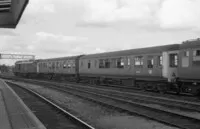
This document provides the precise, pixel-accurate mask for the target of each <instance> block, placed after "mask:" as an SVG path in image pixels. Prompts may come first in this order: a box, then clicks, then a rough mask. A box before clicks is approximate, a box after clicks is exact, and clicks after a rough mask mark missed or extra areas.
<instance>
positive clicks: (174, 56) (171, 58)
mask: <svg viewBox="0 0 200 129" xmlns="http://www.w3.org/2000/svg"><path fill="white" fill-rule="evenodd" d="M169 61H170V62H169V63H170V67H177V66H178V54H170V55H169Z"/></svg>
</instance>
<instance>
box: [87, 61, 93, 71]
mask: <svg viewBox="0 0 200 129" xmlns="http://www.w3.org/2000/svg"><path fill="white" fill-rule="evenodd" d="M91 64H92V63H91V60H88V69H90V68H91Z"/></svg>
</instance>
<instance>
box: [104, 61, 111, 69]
mask: <svg viewBox="0 0 200 129" xmlns="http://www.w3.org/2000/svg"><path fill="white" fill-rule="evenodd" d="M105 68H110V60H109V59H105Z"/></svg>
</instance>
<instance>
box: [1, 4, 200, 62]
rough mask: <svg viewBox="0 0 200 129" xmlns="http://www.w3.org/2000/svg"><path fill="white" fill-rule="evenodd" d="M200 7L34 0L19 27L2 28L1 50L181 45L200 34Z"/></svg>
mask: <svg viewBox="0 0 200 129" xmlns="http://www.w3.org/2000/svg"><path fill="white" fill-rule="evenodd" d="M199 7H200V0H29V4H28V6H27V8H26V10H25V12H24V14H23V16H22V18H21V20H20V22H19V24H18V26H17V28H16V29H0V39H1V42H0V52H1V53H15V54H34V55H35V56H36V58H37V59H40V58H42V59H44V58H51V57H63V56H73V55H79V54H91V53H99V52H106V51H115V50H125V49H133V48H141V47H150V46H157V45H165V44H174V43H181V42H182V41H185V40H189V39H195V38H199V37H200V36H199V33H200V24H199V23H200V8H199ZM13 62H14V61H11V60H1V61H0V63H6V64H12V63H13Z"/></svg>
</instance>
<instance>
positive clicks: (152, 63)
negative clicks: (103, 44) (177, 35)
mask: <svg viewBox="0 0 200 129" xmlns="http://www.w3.org/2000/svg"><path fill="white" fill-rule="evenodd" d="M178 50H179V44H173V45H166V46H157V47H149V48H140V49H131V50H124V51H116V52H106V53H100V54H90V55H86V56H83V57H81V58H80V60H79V67H80V68H79V74H80V78H81V80H87V79H88V80H90V81H91V80H92V81H93V82H94V83H96V82H100V83H102V82H103V83H113V84H115V83H118V84H121V85H127V83H128V84H130V85H134V86H138V87H145V88H147V87H149V86H148V85H149V83H148V84H147V83H145V81H148V82H152V83H151V87H152V86H153V85H154V86H155V87H154V88H156V89H157V88H160V86H158V85H157V84H159V83H158V82H168V81H169V82H171V81H172V79H173V75H177V66H178V62H177V61H178V60H177V59H178V53H179V52H178ZM137 82H140V83H137ZM154 82H156V83H154ZM155 84H156V85H157V86H156V85H155ZM160 84H161V85H163V84H164V83H160Z"/></svg>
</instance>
